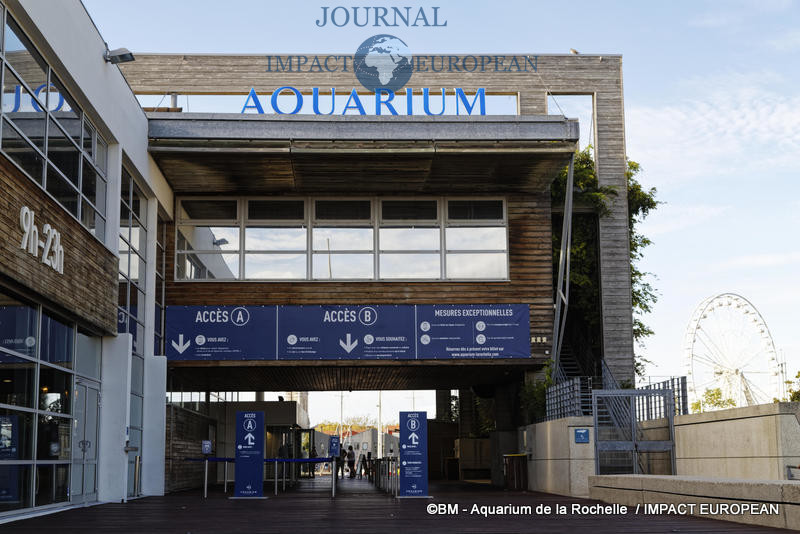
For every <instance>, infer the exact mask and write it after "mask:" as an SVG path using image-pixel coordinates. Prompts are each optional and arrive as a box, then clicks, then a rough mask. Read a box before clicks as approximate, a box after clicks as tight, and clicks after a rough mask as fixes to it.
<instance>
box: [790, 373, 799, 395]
mask: <svg viewBox="0 0 800 534" xmlns="http://www.w3.org/2000/svg"><path fill="white" fill-rule="evenodd" d="M795 379H796V380H797V382H796V383H795V384H792V382H791V381H790V382H787V383H788V384H789V402H800V372H798V373H797V376H795ZM795 387H796V388H797V389H795Z"/></svg>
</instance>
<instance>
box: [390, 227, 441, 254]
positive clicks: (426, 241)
mask: <svg viewBox="0 0 800 534" xmlns="http://www.w3.org/2000/svg"><path fill="white" fill-rule="evenodd" d="M379 238H380V249H381V250H439V240H440V235H439V229H438V228H381V229H380V234H379Z"/></svg>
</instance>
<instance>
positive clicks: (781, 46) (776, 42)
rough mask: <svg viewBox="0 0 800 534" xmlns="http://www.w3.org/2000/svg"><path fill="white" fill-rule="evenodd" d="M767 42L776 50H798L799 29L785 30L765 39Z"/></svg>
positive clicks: (799, 43) (799, 42)
mask: <svg viewBox="0 0 800 534" xmlns="http://www.w3.org/2000/svg"><path fill="white" fill-rule="evenodd" d="M767 44H768V45H769V46H770V47H772V48H773V49H775V50H777V51H778V52H792V51H796V50H800V30H791V31H788V32H785V33H783V34H781V35H779V36H777V37H775V38H773V39H770V40H768V41H767Z"/></svg>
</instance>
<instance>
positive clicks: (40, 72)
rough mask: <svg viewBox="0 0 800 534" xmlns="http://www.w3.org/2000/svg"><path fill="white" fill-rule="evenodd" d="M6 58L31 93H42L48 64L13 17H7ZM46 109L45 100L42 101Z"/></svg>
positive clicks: (45, 82)
mask: <svg viewBox="0 0 800 534" xmlns="http://www.w3.org/2000/svg"><path fill="white" fill-rule="evenodd" d="M4 34H5V47H4V50H5V58H6V62H7V63H8V64H9V65H11V66H12V67H13V68H14V70H15V71H17V72H18V73H19V75H20V76H22V79H23V80H25V83H27V84H28V87H30V88H31V91H37V92H41V91H42V89H44V87H45V85H46V84H47V63H45V62H44V60H43V59H42V56H40V55H39V53H38V52H37V51H36V49H35V48H34V47H33V45H31V42H30V41H29V40H28V38H27V37H26V36H25V34H24V33H23V32H22V30H21V29H20V28H19V26H18V25H17V23H16V22H15V21H14V19H12V18H11V17H6V26H5V32H4ZM41 103H42V107H44V100H42V102H41Z"/></svg>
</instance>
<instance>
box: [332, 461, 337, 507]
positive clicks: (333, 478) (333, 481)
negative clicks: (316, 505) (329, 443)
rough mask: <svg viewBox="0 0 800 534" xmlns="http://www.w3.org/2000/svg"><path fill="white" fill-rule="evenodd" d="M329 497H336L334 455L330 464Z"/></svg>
mask: <svg viewBox="0 0 800 534" xmlns="http://www.w3.org/2000/svg"><path fill="white" fill-rule="evenodd" d="M331 468H332V469H331V475H333V476H332V477H331V499H335V498H336V457H335V456H334V457H333V463H332V464H331Z"/></svg>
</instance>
